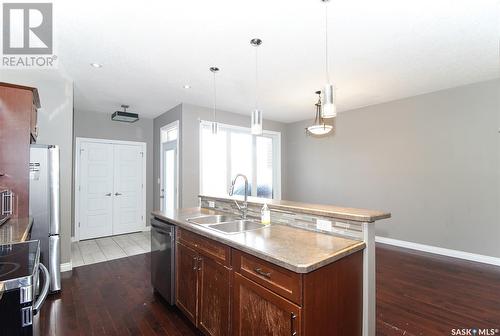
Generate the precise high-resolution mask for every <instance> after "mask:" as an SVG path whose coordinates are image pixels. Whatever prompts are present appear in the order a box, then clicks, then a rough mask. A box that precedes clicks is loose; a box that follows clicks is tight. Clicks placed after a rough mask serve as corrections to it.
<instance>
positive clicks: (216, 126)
mask: <svg viewBox="0 0 500 336" xmlns="http://www.w3.org/2000/svg"><path fill="white" fill-rule="evenodd" d="M218 132H219V123H218V122H217V121H212V134H217V133H218Z"/></svg>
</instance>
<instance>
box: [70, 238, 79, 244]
mask: <svg viewBox="0 0 500 336" xmlns="http://www.w3.org/2000/svg"><path fill="white" fill-rule="evenodd" d="M78 241H79V240H78V239H77V238H76V237H71V242H72V243H76V242H78Z"/></svg>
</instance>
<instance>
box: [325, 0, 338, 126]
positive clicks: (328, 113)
mask: <svg viewBox="0 0 500 336" xmlns="http://www.w3.org/2000/svg"><path fill="white" fill-rule="evenodd" d="M321 1H322V2H324V3H325V70H326V71H325V72H326V84H325V88H324V89H323V108H322V109H321V117H323V118H335V117H336V116H337V108H336V106H335V88H334V87H333V84H332V83H331V82H330V69H329V67H328V2H329V1H330V0H321Z"/></svg>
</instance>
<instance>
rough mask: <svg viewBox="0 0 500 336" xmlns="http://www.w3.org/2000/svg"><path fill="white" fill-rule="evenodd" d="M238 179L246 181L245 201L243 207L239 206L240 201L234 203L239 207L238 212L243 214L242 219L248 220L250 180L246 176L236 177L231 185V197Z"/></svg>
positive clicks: (239, 175)
mask: <svg viewBox="0 0 500 336" xmlns="http://www.w3.org/2000/svg"><path fill="white" fill-rule="evenodd" d="M238 177H242V178H243V179H244V180H245V199H244V201H243V205H239V204H238V201H236V200H234V203H235V204H236V206H237V207H238V210H239V211H240V212H241V217H242V218H243V219H246V218H247V211H248V179H247V177H246V176H245V175H243V174H237V175H236V176H235V177H234V179H233V182H232V183H231V188H230V189H229V196H233V193H234V185H235V184H236V180H237V179H238Z"/></svg>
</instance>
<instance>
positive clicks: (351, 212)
mask: <svg viewBox="0 0 500 336" xmlns="http://www.w3.org/2000/svg"><path fill="white" fill-rule="evenodd" d="M199 196H200V197H202V198H203V199H206V200H219V201H226V202H227V201H228V200H238V201H243V196H232V197H230V196H227V195H223V196H210V195H199ZM264 203H265V204H267V205H268V206H269V208H270V209H271V210H272V209H275V210H281V211H291V212H294V213H307V214H313V215H317V216H326V217H333V218H337V219H345V220H351V221H356V222H365V223H373V222H375V221H378V220H381V219H386V218H390V217H391V214H390V213H389V212H384V211H379V210H368V209H357V208H347V207H341V206H336V205H326V204H312V203H301V202H292V201H285V200H275V199H268V198H258V197H251V196H249V197H248V204H250V205H252V204H253V205H259V206H262V205H263V204H264Z"/></svg>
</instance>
